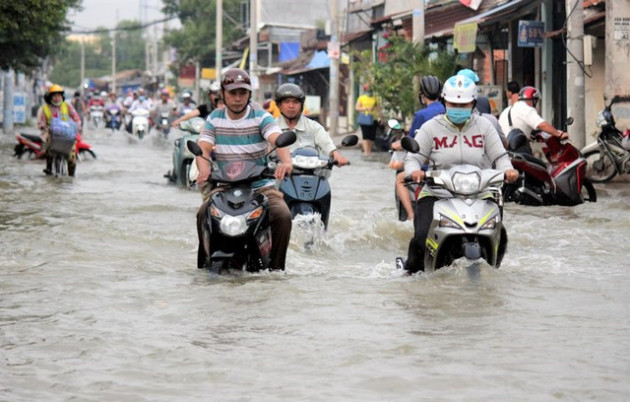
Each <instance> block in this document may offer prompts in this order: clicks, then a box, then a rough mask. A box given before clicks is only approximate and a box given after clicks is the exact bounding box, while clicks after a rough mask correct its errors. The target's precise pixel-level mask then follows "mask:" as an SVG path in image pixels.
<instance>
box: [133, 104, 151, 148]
mask: <svg viewBox="0 0 630 402" xmlns="http://www.w3.org/2000/svg"><path fill="white" fill-rule="evenodd" d="M149 129H150V126H149V111H148V110H145V109H136V110H134V111H133V112H131V135H132V136H134V137H138V139H140V140H141V139H143V138H144V136H145V135H147V134H149Z"/></svg>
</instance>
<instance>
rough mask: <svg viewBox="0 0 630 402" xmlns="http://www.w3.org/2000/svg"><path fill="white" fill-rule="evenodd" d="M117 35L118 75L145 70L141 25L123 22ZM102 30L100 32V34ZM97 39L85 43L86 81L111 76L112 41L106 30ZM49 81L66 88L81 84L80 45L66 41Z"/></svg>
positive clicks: (59, 49)
mask: <svg viewBox="0 0 630 402" xmlns="http://www.w3.org/2000/svg"><path fill="white" fill-rule="evenodd" d="M116 28H117V29H118V30H117V31H115V35H116V71H122V70H130V69H137V68H140V69H142V68H144V63H145V58H144V48H145V40H144V38H143V37H142V32H143V31H142V29H140V23H139V22H138V21H130V20H123V21H120V22H119V23H118V24H117V25H116ZM98 30H99V29H97V31H98ZM96 36H97V39H96V40H94V41H89V42H87V41H86V42H85V44H84V46H85V77H86V78H98V77H102V76H104V75H109V74H111V73H112V38H111V37H110V33H109V31H108V30H106V29H104V28H103V29H102V30H101V31H100V32H98V33H97V34H96ZM50 81H52V82H54V83H56V84H60V85H63V86H70V87H78V86H79V85H80V84H81V43H80V42H76V41H68V40H63V41H61V42H60V45H59V47H58V49H57V52H56V55H55V56H54V65H53V71H52V73H51V76H50Z"/></svg>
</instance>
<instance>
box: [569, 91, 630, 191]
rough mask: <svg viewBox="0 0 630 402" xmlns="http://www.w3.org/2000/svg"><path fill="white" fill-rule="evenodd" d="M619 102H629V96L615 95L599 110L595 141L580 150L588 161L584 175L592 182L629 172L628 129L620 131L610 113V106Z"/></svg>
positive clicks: (629, 149)
mask: <svg viewBox="0 0 630 402" xmlns="http://www.w3.org/2000/svg"><path fill="white" fill-rule="evenodd" d="M619 102H630V97H627V96H626V97H622V96H615V97H614V98H612V100H611V101H610V103H609V104H608V105H606V106H605V107H604V110H602V111H601V112H599V114H598V115H597V120H596V121H595V122H596V124H597V127H599V128H600V129H601V131H600V132H599V134H598V135H597V141H595V142H593V143H591V144H589V145H587V146H586V147H584V148H582V151H581V152H582V155H584V159H586V161H587V163H588V167H587V169H586V177H587V178H588V179H589V180H590V181H592V182H593V183H605V182H607V181H610V180H612V179H613V178H614V177H615V176H616V175H618V174H619V175H621V174H624V173H630V146H628V145H629V144H630V130H626V131H625V132H624V133H622V132H621V131H620V130H619V129H618V128H617V126H616V125H615V118H614V117H613V114H612V106H613V105H614V104H615V103H619Z"/></svg>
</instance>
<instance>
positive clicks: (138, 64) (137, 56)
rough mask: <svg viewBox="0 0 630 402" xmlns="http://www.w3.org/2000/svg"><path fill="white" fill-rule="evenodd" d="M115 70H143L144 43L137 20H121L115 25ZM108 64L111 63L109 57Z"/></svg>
mask: <svg viewBox="0 0 630 402" xmlns="http://www.w3.org/2000/svg"><path fill="white" fill-rule="evenodd" d="M116 29H117V31H116V70H117V71H120V70H131V69H136V68H138V69H141V70H144V64H145V58H144V51H145V44H146V41H145V39H144V37H143V36H142V32H143V31H142V28H141V26H140V22H139V21H130V20H123V21H120V22H119V23H118V25H116ZM109 65H110V66H111V65H112V61H111V59H110V60H109Z"/></svg>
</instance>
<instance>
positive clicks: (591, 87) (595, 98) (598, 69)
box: [569, 40, 606, 144]
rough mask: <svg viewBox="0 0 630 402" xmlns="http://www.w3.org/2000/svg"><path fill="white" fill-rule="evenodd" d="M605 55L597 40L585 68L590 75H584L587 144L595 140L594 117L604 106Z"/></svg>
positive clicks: (604, 50)
mask: <svg viewBox="0 0 630 402" xmlns="http://www.w3.org/2000/svg"><path fill="white" fill-rule="evenodd" d="M605 56H606V48H605V46H604V42H603V41H601V40H598V41H597V44H596V47H595V48H593V65H592V66H590V68H589V67H588V66H587V70H586V71H587V72H588V73H589V74H591V77H590V78H589V77H586V76H585V77H584V78H585V86H584V99H585V102H584V103H585V105H584V107H585V109H584V119H585V121H584V129H585V132H586V143H587V144H589V143H591V142H593V141H595V138H596V135H597V132H598V131H597V130H598V127H597V126H596V125H595V119H596V118H597V114H598V113H599V111H600V110H602V109H603V108H604V82H605V79H604V76H605V74H604V73H605ZM569 130H570V129H569Z"/></svg>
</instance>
